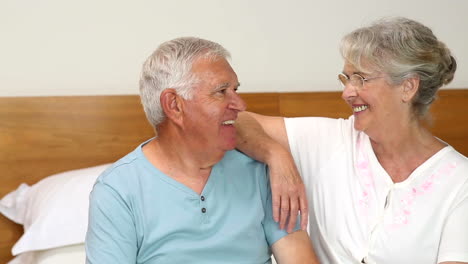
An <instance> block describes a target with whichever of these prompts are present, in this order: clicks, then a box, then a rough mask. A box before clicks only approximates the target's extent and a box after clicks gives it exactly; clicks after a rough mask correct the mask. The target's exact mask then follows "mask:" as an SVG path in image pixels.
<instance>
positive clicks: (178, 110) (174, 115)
mask: <svg viewBox="0 0 468 264" xmlns="http://www.w3.org/2000/svg"><path fill="white" fill-rule="evenodd" d="M160 100H161V107H162V109H163V111H164V114H166V117H167V118H168V119H170V120H171V121H172V122H174V123H177V124H180V123H181V122H182V116H183V115H182V114H183V100H182V98H181V97H180V96H179V95H178V94H177V92H176V91H175V90H174V89H171V88H169V89H165V90H164V91H162V92H161V96H160Z"/></svg>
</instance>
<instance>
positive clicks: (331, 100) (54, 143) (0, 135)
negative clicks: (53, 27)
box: [0, 89, 468, 263]
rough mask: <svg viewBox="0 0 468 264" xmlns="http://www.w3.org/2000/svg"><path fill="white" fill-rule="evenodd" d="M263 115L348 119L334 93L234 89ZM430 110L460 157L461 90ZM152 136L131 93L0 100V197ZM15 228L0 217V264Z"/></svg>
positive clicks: (467, 147)
mask: <svg viewBox="0 0 468 264" xmlns="http://www.w3.org/2000/svg"><path fill="white" fill-rule="evenodd" d="M242 97H243V98H244V99H245V101H246V102H247V105H248V110H249V111H253V112H257V113H262V114H266V115H283V116H290V117H291V116H309V115H310V116H327V117H343V118H346V117H348V116H349V115H350V114H351V112H350V110H349V107H348V106H347V105H346V104H345V103H343V102H342V100H341V98H340V93H339V92H316V93H254V94H242ZM439 97H440V100H438V101H436V103H435V104H434V106H433V107H432V112H433V117H434V125H433V127H432V128H431V129H432V131H433V132H434V134H435V135H436V136H438V137H440V138H441V139H443V140H445V141H446V142H448V143H449V144H451V145H452V146H454V147H455V148H456V149H458V151H460V152H461V153H463V154H464V155H465V156H468V89H464V90H443V91H441V92H440V95H439ZM152 136H153V130H152V128H151V127H150V126H149V125H148V123H147V121H146V118H145V116H144V113H143V110H142V108H141V106H140V103H139V98H138V96H135V95H126V96H70V97H20V98H15V97H4V98H0V175H1V176H0V197H3V196H4V195H5V194H7V193H8V192H10V191H12V190H14V189H16V188H17V187H18V185H19V184H20V183H22V182H25V183H28V184H34V183H36V182H37V181H39V180H40V179H42V178H44V177H46V176H48V175H51V174H54V173H58V172H62V171H67V170H72V169H78V168H84V167H89V166H94V165H99V164H103V163H108V162H113V161H116V160H117V159H118V158H120V157H122V156H123V155H125V154H126V153H128V152H130V151H131V150H133V149H134V148H135V147H136V146H137V145H138V144H139V143H141V142H142V141H144V140H146V139H148V138H150V137H152ZM21 234H22V227H21V226H20V225H17V224H14V223H13V222H11V221H9V220H8V219H6V218H5V217H3V216H0V263H6V262H7V261H8V260H10V259H11V258H12V256H11V253H10V251H11V247H12V245H13V244H14V243H15V241H16V240H18V238H19V237H20V236H21Z"/></svg>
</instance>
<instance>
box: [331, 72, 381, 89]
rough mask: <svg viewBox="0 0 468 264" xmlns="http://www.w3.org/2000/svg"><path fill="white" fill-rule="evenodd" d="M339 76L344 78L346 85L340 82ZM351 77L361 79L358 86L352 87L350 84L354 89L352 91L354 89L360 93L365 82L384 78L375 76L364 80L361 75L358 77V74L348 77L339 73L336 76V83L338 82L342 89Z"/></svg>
mask: <svg viewBox="0 0 468 264" xmlns="http://www.w3.org/2000/svg"><path fill="white" fill-rule="evenodd" d="M340 76H343V77H344V78H345V80H346V83H344V82H343V81H342V80H341V78H340ZM353 76H357V77H359V79H361V84H360V85H353V84H352V83H350V84H351V86H352V87H354V89H355V90H356V91H360V90H361V89H362V88H363V87H364V84H365V83H366V82H368V81H371V80H374V79H379V78H384V76H376V77H369V78H365V77H363V76H362V75H360V74H358V73H353V74H351V76H348V75H346V74H344V73H339V74H338V81H340V84H341V85H342V86H343V89H344V88H345V87H346V84H348V82H349V81H351V78H352V77H353Z"/></svg>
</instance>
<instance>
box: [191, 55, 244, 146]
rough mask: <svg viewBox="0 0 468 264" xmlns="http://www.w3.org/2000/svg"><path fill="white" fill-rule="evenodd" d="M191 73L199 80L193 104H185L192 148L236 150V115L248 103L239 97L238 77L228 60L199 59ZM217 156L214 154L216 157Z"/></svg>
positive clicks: (194, 92) (195, 88)
mask: <svg viewBox="0 0 468 264" xmlns="http://www.w3.org/2000/svg"><path fill="white" fill-rule="evenodd" d="M192 73H193V74H194V75H195V77H196V78H197V79H198V82H197V84H196V85H195V87H194V91H193V97H192V100H187V101H185V104H184V105H185V108H184V124H185V129H187V131H186V132H187V133H186V134H187V135H188V137H190V140H189V144H191V145H193V147H195V148H197V149H198V151H204V152H207V153H209V152H213V151H214V152H215V153H219V152H220V151H221V152H222V153H223V154H224V152H225V151H227V150H231V149H234V148H235V146H236V129H235V127H234V122H235V120H236V118H237V113H238V112H240V111H244V110H245V107H246V106H245V103H244V101H243V100H242V99H241V98H240V96H239V95H238V94H237V88H238V86H239V81H238V80H237V75H236V73H235V72H234V70H233V69H232V68H231V66H230V65H229V63H228V62H227V61H226V60H225V59H222V58H220V59H216V60H209V59H205V58H200V59H197V60H196V61H195V62H194V64H193V66H192ZM213 154H214V153H213Z"/></svg>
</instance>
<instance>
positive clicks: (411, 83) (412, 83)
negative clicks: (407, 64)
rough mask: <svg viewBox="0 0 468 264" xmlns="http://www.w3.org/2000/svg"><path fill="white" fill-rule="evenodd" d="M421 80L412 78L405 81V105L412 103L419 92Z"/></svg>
mask: <svg viewBox="0 0 468 264" xmlns="http://www.w3.org/2000/svg"><path fill="white" fill-rule="evenodd" d="M419 82H420V79H419V77H418V76H415V77H410V78H408V79H406V80H404V81H403V94H402V101H403V102H405V103H408V102H411V100H413V98H414V96H415V95H416V93H417V92H418V89H419Z"/></svg>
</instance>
